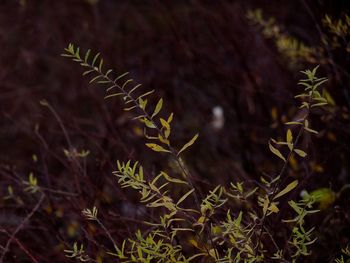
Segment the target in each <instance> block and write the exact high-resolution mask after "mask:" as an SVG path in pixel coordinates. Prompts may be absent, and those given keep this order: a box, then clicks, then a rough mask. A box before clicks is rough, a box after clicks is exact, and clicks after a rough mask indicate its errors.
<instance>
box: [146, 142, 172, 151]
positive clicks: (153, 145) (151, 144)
mask: <svg viewBox="0 0 350 263" xmlns="http://www.w3.org/2000/svg"><path fill="white" fill-rule="evenodd" d="M146 146H147V147H149V148H151V149H152V150H153V151H155V152H167V153H168V152H170V151H169V150H167V149H164V148H163V147H162V146H160V145H158V144H155V143H146Z"/></svg>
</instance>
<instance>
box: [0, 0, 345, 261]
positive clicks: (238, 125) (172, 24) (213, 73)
mask: <svg viewBox="0 0 350 263" xmlns="http://www.w3.org/2000/svg"><path fill="white" fill-rule="evenodd" d="M326 14H328V16H329V17H330V18H331V22H329V21H328V22H327V18H326ZM346 14H349V5H348V1H345V0H344V1H341V0H339V1H326V0H313V1H307V0H300V1H273V3H272V2H271V1H268V0H262V1H253V0H244V1H238V0H237V1H228V0H225V1H224V0H223V1H196V0H193V1H182V0H177V1H160V0H152V1H140V0H130V1H121V0H120V1H117V0H60V1H49V0H47V1H45V0H36V1H34V0H2V1H0V127H1V128H0V147H1V153H0V191H1V196H2V197H3V198H2V199H0V230H1V231H0V245H1V248H0V249H1V250H2V252H3V251H4V250H5V249H6V250H7V251H6V255H5V256H4V260H5V261H4V262H33V261H34V262H35V259H36V260H37V261H38V262H69V260H68V259H67V258H65V257H64V254H63V253H62V249H64V247H65V246H64V245H65V244H68V243H70V242H71V241H72V240H77V239H79V238H80V239H83V241H84V242H85V241H86V242H89V241H88V240H87V236H89V235H87V234H86V233H85V232H88V233H90V234H91V233H92V234H91V235H94V236H95V237H96V238H97V239H98V238H99V235H100V234H102V233H99V231H100V230H99V229H96V228H94V226H93V225H92V224H87V223H86V222H84V220H83V219H82V218H81V212H80V211H81V210H82V209H83V208H85V207H92V206H93V205H96V206H98V207H99V208H100V211H101V214H102V217H103V218H104V221H105V223H106V225H108V226H109V228H110V229H112V234H113V235H114V236H115V237H116V240H122V239H123V238H124V237H125V236H127V235H129V234H130V233H133V231H134V230H135V229H136V228H138V227H139V226H138V224H139V223H140V222H139V221H140V220H143V219H142V217H144V215H143V214H144V211H143V210H142V209H143V208H141V207H139V205H138V202H137V200H138V196H137V194H135V193H133V192H132V191H127V190H124V189H123V190H122V189H120V187H119V186H118V184H117V181H116V179H115V178H114V177H113V175H112V174H111V172H112V171H113V170H114V169H115V166H116V161H117V160H121V161H126V160H128V159H132V160H139V161H140V162H141V163H142V164H143V165H144V166H145V167H146V168H147V169H148V171H149V173H150V174H155V173H156V172H157V171H159V170H160V169H165V170H167V171H169V173H171V172H174V171H175V169H173V168H172V166H173V164H172V163H171V162H170V160H168V159H167V157H166V156H163V155H160V154H153V153H151V152H150V150H149V149H147V148H146V147H144V142H145V140H144V138H143V134H142V129H141V126H140V125H139V123H137V122H135V121H132V120H131V117H133V116H132V115H131V114H130V113H128V112H125V111H123V110H122V103H121V101H120V100H118V99H113V100H107V101H106V100H104V95H105V91H104V88H103V87H99V86H98V85H89V83H88V82H89V81H88V80H87V78H84V77H82V76H81V73H82V69H81V68H80V67H79V65H77V64H76V63H72V62H71V61H69V60H67V59H65V58H63V57H61V56H60V54H61V53H63V50H64V48H66V47H67V45H68V43H74V44H75V45H77V46H80V48H81V50H82V51H83V52H85V51H86V50H87V49H89V48H91V49H92V50H94V51H96V52H101V55H102V57H103V58H104V61H105V65H106V67H109V68H113V69H114V70H115V71H117V72H119V73H124V72H126V71H128V72H130V76H131V77H132V78H133V79H134V80H135V81H136V82H138V83H142V85H143V89H144V90H149V89H155V90H156V92H155V95H154V101H153V103H156V102H157V98H160V97H162V98H163V99H164V106H163V108H164V109H165V111H166V112H168V113H171V112H173V113H174V122H173V131H172V140H173V144H174V145H177V146H181V145H183V144H184V143H185V142H187V141H188V140H189V139H190V138H192V136H193V135H194V134H195V133H197V132H199V134H200V136H199V139H198V141H197V142H196V144H195V145H194V146H193V147H192V148H191V149H190V150H188V151H187V152H186V154H185V157H184V160H185V162H186V163H187V165H188V166H189V167H190V169H191V171H192V172H193V174H194V175H195V181H196V184H198V185H200V186H201V187H202V189H209V188H212V186H213V185H216V184H222V185H228V184H229V182H231V181H241V180H245V181H248V182H249V181H254V180H259V178H260V177H261V176H262V175H263V174H264V173H267V174H270V175H274V173H276V171H278V168H279V167H280V166H279V163H278V162H277V161H276V159H275V157H273V156H272V155H271V154H270V152H269V150H268V147H267V142H268V140H269V138H271V137H272V138H279V136H282V135H283V134H285V129H286V128H285V126H284V125H283V123H284V122H286V121H290V120H292V119H295V118H297V114H298V110H297V106H298V105H299V102H298V101H297V100H295V99H294V95H296V94H298V93H300V92H301V91H302V87H300V86H298V85H297V81H298V79H300V78H302V74H300V70H304V69H306V68H314V67H315V66H316V65H320V68H319V70H318V72H319V75H320V76H322V77H327V78H329V82H328V84H327V85H326V89H325V91H324V92H325V93H324V94H325V96H326V97H327V100H328V102H329V104H330V106H329V107H327V108H326V109H325V110H322V111H317V112H316V113H315V114H314V115H313V118H314V120H313V119H312V126H313V127H314V128H315V129H316V130H319V131H320V132H319V134H318V135H317V136H313V137H310V138H308V137H305V138H303V142H302V143H303V146H304V148H305V149H307V152H308V153H309V155H308V157H307V159H306V160H305V161H302V160H295V159H293V160H291V162H290V169H289V172H288V176H291V177H295V178H298V179H301V181H302V184H301V185H300V186H299V188H300V189H299V190H300V191H301V190H303V189H304V188H305V189H306V190H308V191H313V190H317V189H323V190H324V191H326V192H327V194H328V199H327V198H325V202H324V203H323V204H322V205H323V207H322V211H321V216H320V215H318V216H317V217H316V218H313V219H312V220H313V221H312V222H311V224H312V225H316V226H317V230H318V235H319V236H318V238H319V239H318V241H317V243H316V244H315V245H314V249H313V254H312V256H311V259H310V260H311V261H312V262H328V261H331V260H332V259H333V258H334V257H335V256H337V253H339V251H340V248H342V247H344V246H346V244H348V243H349V236H348V235H347V234H346V233H350V232H347V231H349V230H350V229H349V228H350V227H349V226H350V222H349V220H350V212H349V204H348V200H349V197H350V195H349V191H348V190H347V184H348V183H349V182H350V176H349V168H350V167H349V166H350V162H349V161H350V159H349V150H350V148H349V146H350V136H349V134H350V130H349V126H350V125H349V124H350V122H349V119H350V116H349V107H350V96H349V92H350V91H349V79H350V72H349V58H350V56H349V52H350V45H349V40H350V38H349V36H350V29H349V28H350V20H349V21H348V20H347V17H346ZM338 20H341V21H343V24H344V26H341V27H337V21H338ZM343 24H342V25H343ZM332 25H333V27H332ZM338 25H339V24H338ZM346 25H347V26H346ZM107 65H108V66H107ZM42 100H46V101H47V102H48V106H43V105H41V104H40V103H39V102H40V101H42ZM83 151H84V153H85V155H84V154H81V153H82V152H83ZM79 154H80V155H79ZM30 174H32V175H33V176H34V177H35V178H37V180H38V185H40V186H41V187H45V188H46V190H47V191H46V195H47V196H46V198H45V200H44V201H42V203H40V208H38V209H37V210H36V211H35V215H33V216H32V217H31V218H30V220H29V221H28V222H27V223H26V225H25V226H23V227H22V228H21V229H20V231H19V232H18V233H17V234H16V237H15V239H13V240H12V242H11V244H10V245H9V247H8V248H6V244H7V241H8V239H9V236H10V235H11V233H13V231H14V230H16V228H17V226H18V225H19V224H20V223H21V222H22V220H23V218H25V217H26V215H28V213H29V212H30V211H32V209H33V207H35V205H36V204H37V203H38V200H39V197H40V195H38V194H29V193H28V191H25V190H24V189H25V185H24V184H23V180H25V181H28V180H29V179H28V176H29V175H30ZM300 191H299V192H300ZM329 196H330V197H329ZM39 201H40V200H39ZM130 222H133V224H130ZM133 225H134V226H133ZM101 239H103V237H101ZM101 242H102V243H103V240H101ZM96 247H97V246H94V245H91V246H90V247H89V249H90V250H91V251H93V253H95V254H98V255H99V257H100V259H102V258H104V255H102V254H101V255H100V254H99V253H102V252H99V251H96V249H97V248H96ZM105 260H106V261H103V262H108V260H107V259H105ZM100 262H102V261H100Z"/></svg>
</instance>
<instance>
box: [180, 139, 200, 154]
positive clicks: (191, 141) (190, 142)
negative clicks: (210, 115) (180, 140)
mask: <svg viewBox="0 0 350 263" xmlns="http://www.w3.org/2000/svg"><path fill="white" fill-rule="evenodd" d="M197 138H198V133H197V134H196V135H195V136H193V138H192V139H191V140H190V141H189V142H188V143H186V144H185V145H184V146H182V148H181V150H180V151H179V152H178V153H177V155H178V156H179V155H180V153H182V152H183V151H184V150H186V149H187V148H188V147H190V146H191V145H192V144H193V143H194V142H195V141H196V140H197Z"/></svg>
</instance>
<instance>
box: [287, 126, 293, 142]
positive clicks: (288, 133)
mask: <svg viewBox="0 0 350 263" xmlns="http://www.w3.org/2000/svg"><path fill="white" fill-rule="evenodd" d="M292 141H293V134H292V131H291V130H290V129H288V131H287V142H288V143H292Z"/></svg>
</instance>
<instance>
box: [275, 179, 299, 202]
mask: <svg viewBox="0 0 350 263" xmlns="http://www.w3.org/2000/svg"><path fill="white" fill-rule="evenodd" d="M297 185H298V180H295V181H293V182H291V183H290V184H289V185H287V186H286V188H284V189H283V190H282V191H281V192H279V193H278V194H277V195H275V197H274V198H273V200H275V199H277V198H279V197H281V196H283V195H285V194H286V193H288V192H290V191H292V190H293V189H294V188H295V187H297Z"/></svg>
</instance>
